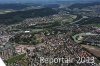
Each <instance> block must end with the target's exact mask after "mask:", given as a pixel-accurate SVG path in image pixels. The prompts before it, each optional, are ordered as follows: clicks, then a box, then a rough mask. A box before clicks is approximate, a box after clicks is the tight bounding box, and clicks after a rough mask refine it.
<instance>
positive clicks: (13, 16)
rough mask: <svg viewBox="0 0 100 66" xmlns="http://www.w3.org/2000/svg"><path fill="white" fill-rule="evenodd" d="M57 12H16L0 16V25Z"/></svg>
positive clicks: (42, 10) (46, 9)
mask: <svg viewBox="0 0 100 66" xmlns="http://www.w3.org/2000/svg"><path fill="white" fill-rule="evenodd" d="M56 13H57V11H55V10H53V9H51V8H41V9H32V10H26V11H17V12H12V13H8V14H0V24H6V25H9V24H14V23H18V22H21V21H23V20H24V19H26V18H34V17H43V16H49V15H53V14H56Z"/></svg>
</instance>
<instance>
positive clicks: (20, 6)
mask: <svg viewBox="0 0 100 66" xmlns="http://www.w3.org/2000/svg"><path fill="white" fill-rule="evenodd" d="M26 7H29V6H28V5H26V4H0V9H13V10H20V9H23V8H26Z"/></svg>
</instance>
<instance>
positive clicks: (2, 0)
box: [0, 0, 100, 3]
mask: <svg viewBox="0 0 100 66" xmlns="http://www.w3.org/2000/svg"><path fill="white" fill-rule="evenodd" d="M41 1H42V2H55V1H100V0H0V3H10V2H13V3H23V2H25V3H27V2H41Z"/></svg>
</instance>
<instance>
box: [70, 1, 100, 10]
mask: <svg viewBox="0 0 100 66" xmlns="http://www.w3.org/2000/svg"><path fill="white" fill-rule="evenodd" d="M95 5H100V2H93V3H75V4H72V5H71V6H69V8H70V9H74V8H79V9H82V8H85V7H88V6H95Z"/></svg>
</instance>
